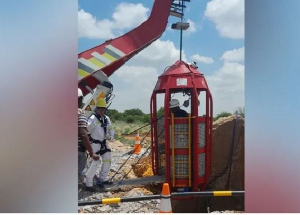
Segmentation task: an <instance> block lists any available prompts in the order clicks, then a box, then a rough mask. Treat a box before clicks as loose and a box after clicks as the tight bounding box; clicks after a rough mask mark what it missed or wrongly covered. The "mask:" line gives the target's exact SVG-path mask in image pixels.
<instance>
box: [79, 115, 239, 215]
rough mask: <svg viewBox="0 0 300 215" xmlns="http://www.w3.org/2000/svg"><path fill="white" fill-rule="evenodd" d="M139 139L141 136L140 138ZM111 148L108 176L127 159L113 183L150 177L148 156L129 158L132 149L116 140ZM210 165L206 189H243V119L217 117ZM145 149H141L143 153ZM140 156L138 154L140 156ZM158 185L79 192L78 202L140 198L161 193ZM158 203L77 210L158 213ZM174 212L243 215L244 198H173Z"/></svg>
mask: <svg viewBox="0 0 300 215" xmlns="http://www.w3.org/2000/svg"><path fill="white" fill-rule="evenodd" d="M141 136H142V135H141ZM110 144H111V146H112V149H113V153H112V154H113V161H112V163H113V164H112V167H111V173H110V175H111V176H112V175H114V174H115V173H116V171H117V170H118V169H119V167H120V165H122V163H123V162H124V161H125V160H127V159H128V162H127V163H126V164H125V165H124V166H123V168H122V169H121V171H120V173H118V174H116V175H115V178H114V180H121V179H122V178H123V177H124V176H125V175H126V178H125V179H133V178H139V177H147V176H152V175H153V172H152V166H151V154H150V153H148V154H147V156H145V157H143V158H141V159H140V161H139V162H138V164H136V161H137V160H138V159H139V156H141V155H133V156H131V157H130V158H129V157H128V156H130V155H129V154H127V155H125V156H124V154H126V152H128V151H130V150H132V147H130V146H127V145H124V144H122V143H121V142H119V141H113V142H110ZM212 150H213V160H212V161H213V162H212V174H211V177H210V180H209V181H210V182H209V184H208V186H207V188H206V190H235V191H239V190H241V191H243V190H244V119H243V118H237V119H235V116H229V117H224V118H220V119H219V120H217V121H215V122H214V126H213V147H212ZM144 151H145V148H143V149H142V153H143V152H144ZM142 153H141V154H142ZM160 192H161V185H160V184H150V185H144V186H127V187H122V188H118V189H116V190H110V191H108V192H103V191H100V190H99V192H97V193H88V192H85V191H84V189H79V200H84V201H90V200H97V199H102V198H114V197H136V196H143V195H155V194H160ZM159 203H160V200H147V201H139V202H130V203H120V204H114V205H96V206H84V207H80V208H79V210H80V212H82V213H86V212H98V213H157V212H158V209H159ZM171 204H172V210H173V213H174V212H175V213H207V212H220V211H225V212H243V211H244V197H240V196H234V197H196V198H195V197H193V198H191V197H189V198H187V197H185V199H182V198H181V199H175V198H172V201H171Z"/></svg>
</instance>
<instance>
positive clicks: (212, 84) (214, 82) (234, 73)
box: [206, 62, 245, 115]
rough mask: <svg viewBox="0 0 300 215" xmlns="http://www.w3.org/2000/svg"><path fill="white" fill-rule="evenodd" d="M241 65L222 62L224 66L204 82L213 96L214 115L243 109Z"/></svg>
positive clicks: (242, 66) (243, 68) (243, 69)
mask: <svg viewBox="0 0 300 215" xmlns="http://www.w3.org/2000/svg"><path fill="white" fill-rule="evenodd" d="M244 74H245V67H244V65H243V64H240V63H234V62H224V65H223V66H222V67H221V68H220V69H219V70H218V71H216V72H215V73H214V74H213V75H211V76H207V77H206V80H207V82H208V86H209V88H210V91H211V93H212V96H213V101H214V115H217V114H218V113H220V112H222V111H228V112H231V113H233V112H234V110H235V109H236V108H237V107H244V102H245V99H244V77H245V75H244Z"/></svg>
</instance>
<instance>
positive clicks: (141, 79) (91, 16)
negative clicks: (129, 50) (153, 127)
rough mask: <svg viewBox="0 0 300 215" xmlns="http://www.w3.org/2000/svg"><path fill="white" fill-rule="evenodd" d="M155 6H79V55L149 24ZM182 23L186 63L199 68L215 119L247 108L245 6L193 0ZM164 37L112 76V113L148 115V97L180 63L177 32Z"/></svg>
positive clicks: (132, 0) (136, 2)
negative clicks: (138, 111) (185, 25)
mask: <svg viewBox="0 0 300 215" xmlns="http://www.w3.org/2000/svg"><path fill="white" fill-rule="evenodd" d="M153 2H154V1H140V0H123V1H119V0H110V1H109V4H103V3H101V1H98V0H89V1H85V0H79V1H78V35H79V39H78V52H79V53H80V52H82V51H85V50H87V49H90V48H92V47H95V46H97V45H100V44H102V43H103V42H104V41H105V40H107V39H113V38H116V37H118V36H121V35H123V34H124V33H126V32H128V31H130V30H131V29H133V28H135V27H137V26H139V25H140V24H141V23H142V22H143V21H145V20H146V19H147V18H148V16H149V14H150V12H151V9H152V4H153ZM186 6H187V7H186V9H185V16H184V20H185V21H186V22H189V24H190V28H189V29H188V30H187V31H184V32H183V53H182V56H183V60H184V61H186V62H188V63H190V62H193V61H195V62H197V65H198V67H199V68H198V70H199V71H201V72H202V73H204V75H205V78H206V80H207V82H208V86H209V88H210V91H211V93H212V96H213V101H214V111H213V112H214V115H216V114H218V113H220V112H222V111H227V112H231V113H233V112H234V111H235V110H236V109H237V108H242V107H244V76H245V74H244V73H245V71H244V70H245V69H244V1H243V0H231V1H227V0H211V1H207V0H191V2H188V3H186ZM178 21H180V19H179V18H176V17H171V16H170V17H169V21H168V26H167V28H166V30H165V32H164V33H163V35H162V36H161V37H160V38H159V39H158V40H157V41H155V42H154V43H152V44H151V45H150V46H149V47H147V48H146V49H144V50H143V51H141V52H140V53H139V54H138V55H136V56H134V57H133V58H132V59H131V60H129V61H128V62H127V63H126V64H125V65H123V66H122V67H121V68H120V69H118V70H117V71H115V73H114V74H113V75H112V76H110V78H109V79H110V81H111V82H112V84H113V85H114V94H115V98H114V100H113V103H112V105H111V106H110V108H111V109H117V110H118V111H121V112H122V111H124V110H126V109H132V108H139V109H141V110H142V111H143V112H144V113H149V112H150V110H149V106H150V105H149V103H150V96H151V94H152V91H153V89H154V86H155V84H156V81H157V78H158V76H159V75H160V74H162V72H163V70H164V69H165V68H166V67H168V66H170V65H172V64H174V63H175V62H176V61H177V60H179V56H180V54H179V47H180V43H179V39H180V33H179V31H176V30H172V29H171V28H170V25H171V24H172V23H176V22H178Z"/></svg>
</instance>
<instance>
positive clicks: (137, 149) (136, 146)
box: [134, 131, 141, 154]
mask: <svg viewBox="0 0 300 215" xmlns="http://www.w3.org/2000/svg"><path fill="white" fill-rule="evenodd" d="M140 152H141V141H140V134H139V131H137V133H136V137H135V144H134V154H139V153H140Z"/></svg>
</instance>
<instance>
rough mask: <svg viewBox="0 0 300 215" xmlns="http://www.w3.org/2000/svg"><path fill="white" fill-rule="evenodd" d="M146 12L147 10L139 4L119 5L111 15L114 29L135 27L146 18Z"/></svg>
mask: <svg viewBox="0 0 300 215" xmlns="http://www.w3.org/2000/svg"><path fill="white" fill-rule="evenodd" d="M148 11H149V9H148V8H145V7H144V6H143V5H142V4H140V3H139V4H131V3H120V4H119V5H118V6H117V8H116V11H115V12H114V13H113V15H112V17H113V19H114V28H119V29H124V28H132V27H137V26H138V25H139V24H141V23H142V22H144V21H145V20H146V19H147V18H148V16H147V13H148Z"/></svg>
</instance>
